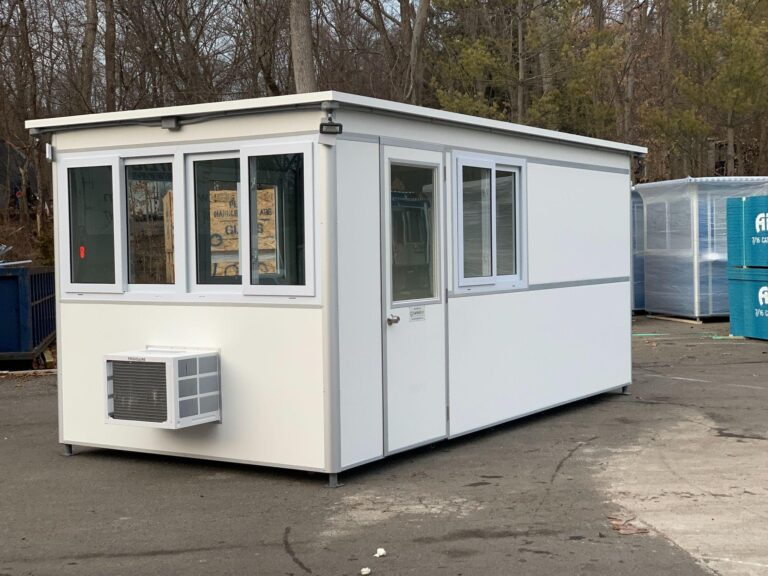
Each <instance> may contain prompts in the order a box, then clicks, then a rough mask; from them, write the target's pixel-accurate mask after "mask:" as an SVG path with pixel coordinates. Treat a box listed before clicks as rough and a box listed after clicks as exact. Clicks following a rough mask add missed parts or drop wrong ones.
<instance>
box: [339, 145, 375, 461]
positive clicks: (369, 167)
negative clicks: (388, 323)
mask: <svg viewBox="0 0 768 576" xmlns="http://www.w3.org/2000/svg"><path fill="white" fill-rule="evenodd" d="M336 147H337V151H336V154H337V162H338V167H337V171H336V173H337V190H338V192H337V198H338V200H337V222H338V229H337V241H338V255H339V257H338V270H339V278H338V290H339V361H340V366H339V369H340V370H339V371H340V401H341V406H340V411H341V465H342V466H350V465H352V464H354V463H356V462H363V461H365V460H370V459H372V458H375V457H377V456H381V455H382V453H383V446H384V444H383V408H382V401H383V399H382V359H381V351H382V349H381V322H382V318H381V257H380V255H381V248H380V227H379V222H380V216H379V212H380V202H381V196H380V193H379V186H380V180H379V145H378V144H372V143H365V142H352V141H343V140H340V141H339V142H338V143H337V144H336Z"/></svg>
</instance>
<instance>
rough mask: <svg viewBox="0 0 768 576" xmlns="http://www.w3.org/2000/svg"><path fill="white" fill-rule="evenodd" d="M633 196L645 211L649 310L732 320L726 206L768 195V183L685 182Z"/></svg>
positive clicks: (645, 187)
mask: <svg viewBox="0 0 768 576" xmlns="http://www.w3.org/2000/svg"><path fill="white" fill-rule="evenodd" d="M635 190H636V191H637V192H638V193H639V194H640V195H641V196H642V198H643V203H644V205H645V309H646V310H647V311H648V312H649V313H653V314H665V315H670V316H681V317H686V318H696V319H698V318H708V317H714V316H728V313H729V308H728V278H727V263H728V235H727V225H726V218H727V217H726V200H727V199H728V198H729V197H732V196H754V195H761V194H768V178H766V177H759V178H757V177H733V178H686V179H682V180H669V181H665V182H654V183H650V184H639V185H637V186H635Z"/></svg>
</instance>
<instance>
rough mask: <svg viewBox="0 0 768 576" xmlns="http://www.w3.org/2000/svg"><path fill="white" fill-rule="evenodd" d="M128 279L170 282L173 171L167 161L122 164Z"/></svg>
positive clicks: (149, 282)
mask: <svg viewBox="0 0 768 576" xmlns="http://www.w3.org/2000/svg"><path fill="white" fill-rule="evenodd" d="M125 182H126V196H127V202H128V283H129V284H173V283H174V265H173V264H174V262H173V172H172V168H171V164H170V163H163V164H141V165H131V166H126V167H125Z"/></svg>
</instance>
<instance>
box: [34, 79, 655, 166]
mask: <svg viewBox="0 0 768 576" xmlns="http://www.w3.org/2000/svg"><path fill="white" fill-rule="evenodd" d="M328 102H333V103H335V104H336V105H337V106H338V107H339V108H353V109H358V110H366V111H370V112H374V113H383V114H390V115H395V116H400V117H409V118H414V119H420V120H423V121H427V122H434V123H441V124H451V125H461V126H464V127H467V128H474V129H476V130H485V131H488V132H493V133H499V134H510V135H516V136H522V137H527V138H534V139H537V140H549V141H558V142H563V143H568V144H573V145H577V146H586V147H589V148H599V149H602V150H612V151H616V152H624V153H628V154H638V155H643V154H647V152H648V149H647V148H645V147H643V146H634V145H631V144H622V143H620V142H613V141H611V140H601V139H599V138H589V137H587V136H579V135H576V134H568V133H566V132H558V131H556V130H545V129H543V128H535V127H532V126H524V125H522V124H513V123H511V122H502V121H500V120H489V119H487V118H479V117H477V116H469V115H467V114H457V113H455V112H446V111H443V110H435V109H433V108H425V107H422V106H414V105H412V104H402V103H400V102H391V101H389V100H381V99H378V98H369V97H367V96H357V95H354V94H346V93H344V92H336V91H333V90H329V91H325V92H312V93H308V94H292V95H287V96H271V97H267V98H251V99H248V100H231V101H224V102H211V103H206V104H190V105H186V106H168V107H165V108H150V109H144V110H125V111H121V112H105V113H101V114H84V115H81V116H63V117H59V118H47V119H41V120H28V121H27V122H26V124H25V126H26V128H27V129H28V130H29V131H30V132H31V133H32V134H43V133H49V132H65V131H70V130H78V129H87V128H101V127H109V126H119V125H149V126H160V125H161V124H162V122H163V119H166V120H167V119H171V118H175V119H176V120H177V122H178V124H179V125H183V124H184V123H190V122H200V121H204V120H206V119H213V118H221V117H227V116H241V115H246V114H257V113H263V112H272V111H287V110H296V109H318V110H319V109H321V108H323V105H324V104H325V103H328Z"/></svg>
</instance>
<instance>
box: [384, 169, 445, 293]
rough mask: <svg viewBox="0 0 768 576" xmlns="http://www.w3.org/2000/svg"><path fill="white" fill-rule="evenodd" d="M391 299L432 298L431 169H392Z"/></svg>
mask: <svg viewBox="0 0 768 576" xmlns="http://www.w3.org/2000/svg"><path fill="white" fill-rule="evenodd" d="M391 170H392V172H391V201H392V300H393V301H394V302H398V301H402V300H416V299H421V298H434V297H435V296H436V294H435V286H434V278H435V274H434V244H433V242H434V237H433V236H434V204H435V186H434V175H435V171H434V169H433V168H425V167H415V166H397V165H393V166H392V168H391Z"/></svg>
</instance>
